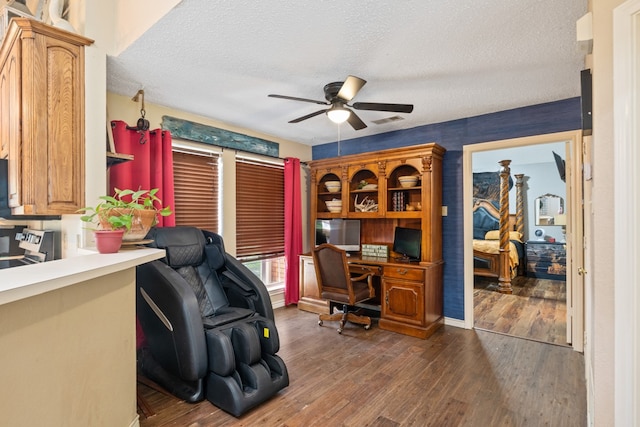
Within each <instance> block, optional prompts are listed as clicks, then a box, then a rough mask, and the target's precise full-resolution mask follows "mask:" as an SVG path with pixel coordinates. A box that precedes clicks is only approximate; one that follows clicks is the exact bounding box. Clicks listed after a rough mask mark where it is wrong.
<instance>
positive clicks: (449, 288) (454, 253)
mask: <svg viewBox="0 0 640 427" xmlns="http://www.w3.org/2000/svg"><path fill="white" fill-rule="evenodd" d="M580 128H581V110H580V98H579V97H578V98H570V99H565V100H562V101H556V102H549V103H546V104H539V105H533V106H528V107H522V108H516V109H514V110H507V111H501V112H497V113H491V114H484V115H481V116H475V117H468V118H465V119H460V120H453V121H450V122H443V123H436V124H432V125H425V126H419V127H415V128H411V129H406V130H399V131H394V132H388V133H384V134H378V135H371V136H365V137H362V138H354V139H349V140H344V141H341V143H340V151H341V154H342V155H347V154H358V153H366V152H369V151H376V150H384V149H387V148H396V147H405V146H410V145H418V144H422V143H428V142H436V143H438V144H440V145H441V146H443V147H444V148H446V149H447V152H446V153H445V156H444V160H443V176H442V178H443V188H442V202H443V205H445V206H448V209H449V212H448V216H446V217H443V218H442V234H443V236H442V239H443V248H442V251H443V258H444V261H445V265H444V315H445V316H446V317H450V318H454V319H460V320H464V254H463V252H464V235H463V234H464V229H463V228H464V226H463V212H462V210H463V206H462V147H463V146H465V145H468V144H477V143H479V142H489V141H499V140H502V139H511V138H521V137H525V136H533V135H542V134H547V133H554V132H564V131H569V130H576V129H580ZM337 153H338V143H337V142H332V143H328V144H323V145H317V146H314V147H313V148H312V155H313V159H314V160H317V159H324V158H330V157H336V156H337Z"/></svg>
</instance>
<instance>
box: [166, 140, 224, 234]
mask: <svg viewBox="0 0 640 427" xmlns="http://www.w3.org/2000/svg"><path fill="white" fill-rule="evenodd" d="M219 163H220V158H219V156H218V155H217V154H214V153H204V152H203V153H199V152H185V151H181V150H174V152H173V175H174V177H173V179H174V185H175V207H172V208H173V209H174V211H175V213H176V225H191V226H194V227H198V228H202V229H204V230H209V231H213V232H216V233H217V232H218V231H219V221H218V219H219V216H220V215H219V206H220V203H219V172H218V171H219V170H220V167H219Z"/></svg>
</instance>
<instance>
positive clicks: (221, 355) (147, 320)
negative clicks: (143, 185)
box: [136, 227, 289, 417]
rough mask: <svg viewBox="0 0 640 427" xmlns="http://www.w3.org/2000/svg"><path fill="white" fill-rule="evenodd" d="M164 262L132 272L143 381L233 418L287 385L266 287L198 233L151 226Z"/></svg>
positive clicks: (214, 238) (211, 236)
mask: <svg viewBox="0 0 640 427" xmlns="http://www.w3.org/2000/svg"><path fill="white" fill-rule="evenodd" d="M147 239H153V243H151V244H149V246H151V247H155V248H160V249H164V250H165V251H166V257H165V258H163V259H161V260H157V261H152V262H149V263H147V264H144V265H140V266H138V267H137V269H136V281H137V292H136V294H137V314H138V319H139V321H140V324H141V326H142V330H143V331H144V336H145V341H146V344H145V346H144V347H143V349H142V350H141V351H139V353H138V364H139V367H140V368H141V370H142V372H143V373H144V375H145V376H147V377H148V378H150V379H151V380H153V381H155V382H157V383H159V384H160V385H162V386H163V387H165V388H166V389H167V390H169V391H170V392H171V393H172V394H174V395H176V396H177V397H180V398H182V399H184V400H186V401H189V402H197V401H200V400H202V399H204V398H206V399H207V400H209V401H210V402H211V403H213V404H214V405H216V406H218V407H219V408H221V409H223V410H225V411H226V412H229V413H230V414H232V415H234V416H236V417H238V416H240V415H242V414H243V413H245V412H246V411H248V410H249V409H251V408H253V407H255V406H257V405H259V404H261V403H262V402H264V401H265V400H267V399H269V398H270V397H272V396H273V395H275V394H276V393H278V391H280V390H281V389H283V388H284V387H286V386H288V385H289V375H288V373H287V368H286V366H285V364H284V362H283V361H282V359H281V358H280V357H278V356H277V355H276V353H277V352H278V350H279V347H280V342H279V339H278V331H277V330H276V325H275V323H274V317H273V308H272V306H271V301H270V299H269V294H268V292H267V289H266V288H265V286H264V284H263V283H262V282H261V281H260V279H258V278H257V277H256V276H255V275H254V274H253V273H252V272H251V271H249V270H248V269H247V268H246V267H245V266H244V265H243V264H241V263H240V262H239V261H238V260H237V259H235V258H234V257H232V256H231V255H229V254H227V253H226V252H225V249H224V243H223V241H222V237H220V236H219V235H218V234H215V233H211V232H208V231H204V230H200V229H198V228H195V227H166V228H154V229H152V230H151V231H150V232H149V234H148V235H147Z"/></svg>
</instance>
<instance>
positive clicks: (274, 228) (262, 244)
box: [236, 158, 284, 259]
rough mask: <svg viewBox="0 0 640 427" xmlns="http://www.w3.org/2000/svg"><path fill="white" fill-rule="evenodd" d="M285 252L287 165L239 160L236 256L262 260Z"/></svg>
mask: <svg viewBox="0 0 640 427" xmlns="http://www.w3.org/2000/svg"><path fill="white" fill-rule="evenodd" d="M283 253H284V168H283V166H282V165H274V164H271V163H261V162H259V161H255V160H248V159H242V158H237V159H236V255H237V256H238V257H239V258H244V259H250V258H255V259H260V258H269V257H272V256H279V255H282V254H283Z"/></svg>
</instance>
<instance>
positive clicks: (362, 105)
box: [350, 102, 413, 113]
mask: <svg viewBox="0 0 640 427" xmlns="http://www.w3.org/2000/svg"><path fill="white" fill-rule="evenodd" d="M350 107H353V108H355V109H356V110H373V111H389V112H392V113H410V112H412V111H413V105H412V104H381V103H379V102H355V103H354V104H353V105H350Z"/></svg>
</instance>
